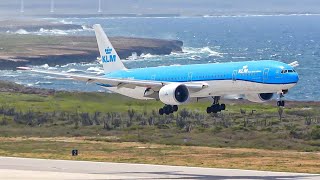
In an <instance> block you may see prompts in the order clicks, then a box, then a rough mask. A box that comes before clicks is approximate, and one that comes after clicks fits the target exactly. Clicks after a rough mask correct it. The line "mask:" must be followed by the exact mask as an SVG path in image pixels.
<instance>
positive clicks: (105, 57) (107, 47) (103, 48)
mask: <svg viewBox="0 0 320 180" xmlns="http://www.w3.org/2000/svg"><path fill="white" fill-rule="evenodd" d="M93 29H94V31H95V33H96V38H97V42H98V47H99V51H100V56H101V62H102V65H103V69H104V72H105V73H110V72H113V71H117V70H121V69H126V68H125V66H124V65H123V63H122V62H121V60H120V58H119V56H118V54H117V52H116V50H115V49H114V48H113V46H112V44H111V43H110V40H109V38H108V37H107V35H106V34H105V32H104V31H103V29H102V27H101V25H100V24H95V25H93Z"/></svg>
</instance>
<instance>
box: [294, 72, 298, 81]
mask: <svg viewBox="0 0 320 180" xmlns="http://www.w3.org/2000/svg"><path fill="white" fill-rule="evenodd" d="M293 81H294V82H295V83H297V82H298V81H299V75H298V73H294V75H293Z"/></svg>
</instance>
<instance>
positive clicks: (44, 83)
mask: <svg viewBox="0 0 320 180" xmlns="http://www.w3.org/2000/svg"><path fill="white" fill-rule="evenodd" d="M48 84H52V82H50V81H37V82H36V83H35V85H48Z"/></svg>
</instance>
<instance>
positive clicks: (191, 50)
mask: <svg viewBox="0 0 320 180" xmlns="http://www.w3.org/2000/svg"><path fill="white" fill-rule="evenodd" d="M182 52H183V53H184V54H187V55H199V54H205V55H208V56H216V57H223V54H222V53H220V52H217V51H215V50H212V49H211V48H210V47H208V46H206V47H203V48H193V47H184V48H182Z"/></svg>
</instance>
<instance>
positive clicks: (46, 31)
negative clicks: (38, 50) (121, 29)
mask: <svg viewBox="0 0 320 180" xmlns="http://www.w3.org/2000/svg"><path fill="white" fill-rule="evenodd" d="M81 27H82V28H79V29H69V30H61V29H45V28H40V29H39V30H38V31H27V30H25V29H19V30H17V31H14V32H12V31H6V33H8V34H34V35H70V34H77V33H81V32H85V31H93V29H92V28H91V27H89V26H86V25H83V26H81Z"/></svg>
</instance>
